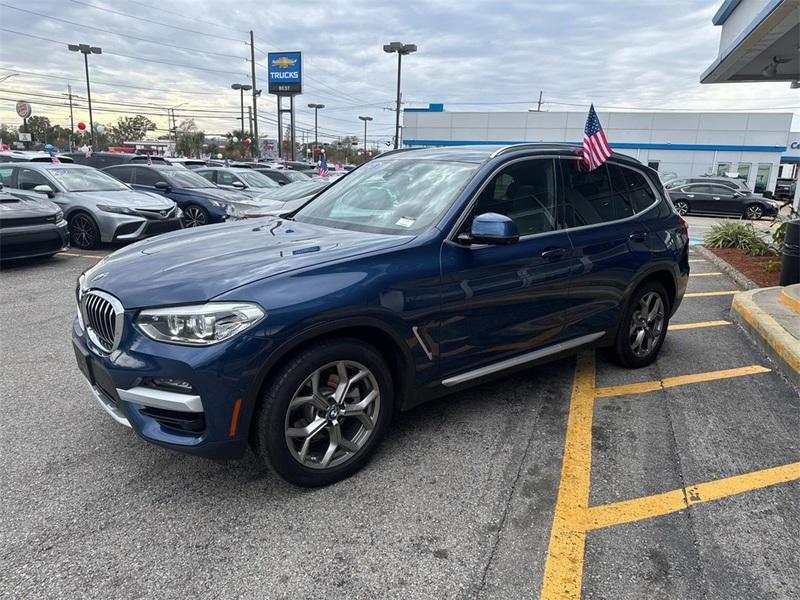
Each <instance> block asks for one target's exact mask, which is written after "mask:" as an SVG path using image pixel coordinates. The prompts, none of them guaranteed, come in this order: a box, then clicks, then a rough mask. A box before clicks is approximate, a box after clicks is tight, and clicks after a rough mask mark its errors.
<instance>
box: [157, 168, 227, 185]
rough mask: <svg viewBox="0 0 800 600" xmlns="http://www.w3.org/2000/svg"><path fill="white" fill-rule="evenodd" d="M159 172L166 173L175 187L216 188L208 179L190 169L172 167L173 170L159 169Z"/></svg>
mask: <svg viewBox="0 0 800 600" xmlns="http://www.w3.org/2000/svg"><path fill="white" fill-rule="evenodd" d="M159 173H162V174H163V175H166V176H167V177H168V178H169V179H170V182H171V183H172V185H173V186H174V187H179V188H189V189H195V188H215V187H217V186H215V185H214V184H213V183H211V182H210V181H208V179H205V178H203V177H201V176H200V175H198V174H197V173H195V172H194V171H190V170H189V169H183V168H182V169H180V170H179V169H172V170H169V171H168V170H163V171H161V170H159Z"/></svg>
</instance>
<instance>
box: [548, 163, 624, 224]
mask: <svg viewBox="0 0 800 600" xmlns="http://www.w3.org/2000/svg"><path fill="white" fill-rule="evenodd" d="M609 166H611V167H614V172H613V175H614V179H615V183H613V184H612V181H611V175H612V173H611V172H610V170H609ZM563 169H564V214H563V218H564V223H565V224H566V226H567V227H582V226H584V225H593V224H595V223H607V222H609V221H616V220H617V219H624V218H625V217H629V216H631V215H632V214H633V207H632V206H631V200H630V198H629V197H628V195H627V194H624V193H623V192H621V191H620V189H624V188H625V185H626V184H625V183H624V177H623V176H622V174H621V173H619V172H618V171H619V167H617V166H616V165H608V164H604V165H602V166H600V167H598V168H597V169H595V170H593V171H587V170H586V169H585V167H583V165H582V164H581V162H580V161H578V160H573V159H569V160H564V161H563Z"/></svg>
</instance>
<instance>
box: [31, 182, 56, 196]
mask: <svg viewBox="0 0 800 600" xmlns="http://www.w3.org/2000/svg"><path fill="white" fill-rule="evenodd" d="M33 191H34V192H38V193H40V194H47V197H48V198H52V197H53V196H55V195H56V194H55V192H54V191H53V188H51V187H50V186H49V185H45V184H44V183H43V184H41V185H37V186H36V187H34V188H33Z"/></svg>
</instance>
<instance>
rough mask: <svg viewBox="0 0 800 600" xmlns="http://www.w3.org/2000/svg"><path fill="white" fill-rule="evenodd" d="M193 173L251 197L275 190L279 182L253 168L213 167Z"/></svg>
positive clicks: (223, 187)
mask: <svg viewBox="0 0 800 600" xmlns="http://www.w3.org/2000/svg"><path fill="white" fill-rule="evenodd" d="M195 173H197V174H198V175H200V176H201V177H205V178H206V179H208V180H209V181H210V182H211V183H216V184H217V186H218V187H221V188H222V189H224V190H233V191H237V192H242V193H244V194H247V195H248V196H251V197H253V198H255V197H257V196H260V195H261V194H263V193H264V192H269V191H270V190H277V189H278V188H279V187H280V184H279V183H278V182H277V181H273V180H272V179H270V178H269V177H267V176H266V175H263V174H261V173H259V172H258V171H256V170H254V169H238V168H235V167H213V168H205V169H196V170H195Z"/></svg>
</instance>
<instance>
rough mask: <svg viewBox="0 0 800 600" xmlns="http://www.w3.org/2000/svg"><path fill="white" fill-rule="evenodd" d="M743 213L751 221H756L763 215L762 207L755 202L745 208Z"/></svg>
mask: <svg viewBox="0 0 800 600" xmlns="http://www.w3.org/2000/svg"><path fill="white" fill-rule="evenodd" d="M744 214H745V216H746V217H747V218H748V219H750V220H751V221H758V220H759V219H760V218H761V217H762V216H764V209H762V208H761V207H760V206H758V205H757V204H753V205H752V206H748V207H747V208H746V209H745V211H744Z"/></svg>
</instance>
